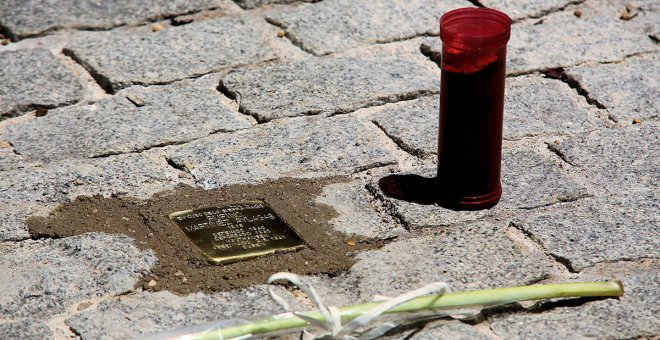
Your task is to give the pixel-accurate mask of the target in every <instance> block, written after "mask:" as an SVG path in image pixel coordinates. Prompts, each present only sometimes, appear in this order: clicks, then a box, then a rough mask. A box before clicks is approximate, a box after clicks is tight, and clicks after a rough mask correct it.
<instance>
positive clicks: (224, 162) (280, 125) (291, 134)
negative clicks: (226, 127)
mask: <svg viewBox="0 0 660 340" xmlns="http://www.w3.org/2000/svg"><path fill="white" fill-rule="evenodd" d="M388 144H391V142H390V141H389V140H388V139H387V138H386V137H385V136H384V135H382V134H380V133H379V131H377V128H376V127H374V126H369V125H367V124H366V123H363V122H360V121H359V120H357V119H355V118H353V117H351V116H340V117H332V118H326V119H321V118H317V117H305V118H298V119H293V120H288V121H275V122H271V123H268V124H263V125H260V126H258V127H256V128H252V129H248V130H242V131H237V132H233V133H226V134H224V133H222V134H215V135H212V136H209V137H206V138H202V139H199V140H197V141H195V142H191V143H189V144H186V145H184V146H182V147H180V148H179V149H178V150H176V151H174V152H172V153H171V155H170V161H171V162H174V163H175V164H177V165H178V166H181V167H184V168H185V169H186V170H188V171H190V172H191V173H192V175H193V176H194V177H195V179H196V181H197V182H198V183H200V184H202V185H203V186H204V187H205V188H213V187H218V186H222V185H227V184H233V183H248V182H253V183H254V182H261V181H264V180H266V179H273V178H278V177H285V176H289V177H291V176H293V177H296V176H298V177H300V176H322V175H330V174H339V173H343V174H346V173H347V172H348V173H351V172H356V171H360V170H364V169H366V168H370V167H375V166H380V165H386V164H393V163H395V162H396V158H395V150H394V148H393V146H390V145H388Z"/></svg>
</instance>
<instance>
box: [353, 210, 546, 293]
mask: <svg viewBox="0 0 660 340" xmlns="http://www.w3.org/2000/svg"><path fill="white" fill-rule="evenodd" d="M505 229H506V226H497V225H494V224H490V223H484V222H479V223H474V224H469V225H464V226H461V227H456V228H449V229H447V231H446V232H444V233H440V232H438V233H436V234H434V235H425V236H421V237H417V238H411V239H407V240H400V241H395V242H393V243H390V244H388V245H386V246H385V247H383V248H381V249H379V250H373V251H367V252H363V253H360V254H359V255H358V262H357V263H356V264H355V265H354V266H353V267H352V268H351V270H350V272H349V273H348V275H350V276H352V277H358V278H359V280H358V287H357V288H358V291H359V292H360V296H361V299H362V300H363V301H369V300H371V299H372V298H373V296H374V295H376V294H378V295H384V296H389V297H394V296H397V295H398V294H402V293H404V292H407V291H410V290H413V289H417V288H419V287H421V286H423V285H426V284H429V283H431V282H435V281H444V282H447V283H448V284H449V285H450V287H451V291H461V290H474V289H485V288H495V287H503V286H511V285H525V284H529V283H531V282H536V281H538V280H540V279H543V278H545V277H546V276H548V271H547V267H546V266H547V263H545V260H544V259H543V258H542V257H540V256H538V255H537V254H534V253H530V252H529V251H528V250H526V249H524V248H522V247H520V246H519V245H517V244H516V243H515V242H513V241H512V240H511V239H510V238H509V237H508V236H507V235H506V234H505ZM495 264H497V265H495Z"/></svg>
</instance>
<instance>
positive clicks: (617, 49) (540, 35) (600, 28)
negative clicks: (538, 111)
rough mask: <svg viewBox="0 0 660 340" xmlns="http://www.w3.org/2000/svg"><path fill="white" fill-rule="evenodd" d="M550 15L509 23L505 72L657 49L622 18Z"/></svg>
mask: <svg viewBox="0 0 660 340" xmlns="http://www.w3.org/2000/svg"><path fill="white" fill-rule="evenodd" d="M557 15H559V16H561V15H562V13H558V14H557ZM553 16H555V14H552V15H549V16H548V17H547V18H544V19H543V22H541V23H539V24H531V23H524V24H517V25H514V27H512V32H513V34H511V40H510V41H509V45H508V46H509V47H508V52H507V57H508V61H507V70H508V73H513V74H518V73H526V72H531V71H536V70H544V69H548V68H552V67H568V66H574V65H578V64H582V63H585V62H588V61H597V62H612V61H617V60H621V59H623V58H625V57H627V56H629V55H632V54H636V53H642V52H651V51H657V46H655V44H654V43H653V42H652V41H651V40H650V39H648V38H647V37H645V36H644V35H641V34H636V33H633V32H630V31H628V30H627V29H626V28H625V26H624V24H622V23H621V22H617V21H612V20H581V19H580V18H578V17H575V16H570V17H568V18H566V17H563V16H562V17H561V19H560V20H555V19H553ZM604 46H608V48H603V47H604Z"/></svg>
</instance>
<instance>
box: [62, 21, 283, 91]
mask: <svg viewBox="0 0 660 340" xmlns="http://www.w3.org/2000/svg"><path fill="white" fill-rule="evenodd" d="M271 29H272V27H270V26H269V25H268V24H267V23H266V22H265V21H264V20H263V19H261V18H256V17H253V16H231V17H221V18H218V19H212V20H205V21H199V22H193V23H191V24H188V25H183V26H178V27H169V28H165V29H163V30H160V31H157V32H151V31H147V30H144V29H143V30H134V31H126V32H123V31H122V32H116V31H107V32H88V33H84V34H83V33H79V34H77V35H76V37H75V39H74V40H73V41H72V42H71V43H69V44H68V45H67V47H66V48H65V49H64V53H65V54H67V55H69V56H71V57H72V58H73V59H75V60H76V61H78V62H79V63H81V64H82V65H83V66H85V68H87V69H88V70H89V71H90V73H91V74H92V75H93V76H94V77H95V79H96V80H97V81H98V82H99V83H100V85H101V86H102V87H103V88H104V89H105V90H106V91H109V92H115V91H117V90H119V89H122V88H124V87H128V86H130V85H145V84H163V83H169V82H172V81H174V80H180V79H184V78H190V77H195V76H200V75H204V74H207V73H210V72H217V71H220V70H222V69H225V68H228V67H235V66H240V65H246V64H251V63H256V62H261V61H266V60H273V59H276V54H275V52H274V50H273V47H272V46H271V44H270V42H269V41H268V36H269V35H271V34H270V33H269V30H271Z"/></svg>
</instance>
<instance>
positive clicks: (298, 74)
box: [221, 58, 440, 121]
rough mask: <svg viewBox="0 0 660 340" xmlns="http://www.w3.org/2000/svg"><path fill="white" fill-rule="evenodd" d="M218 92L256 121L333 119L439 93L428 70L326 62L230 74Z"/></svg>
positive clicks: (394, 63)
mask: <svg viewBox="0 0 660 340" xmlns="http://www.w3.org/2000/svg"><path fill="white" fill-rule="evenodd" d="M221 87H223V88H224V89H225V90H226V92H228V93H230V95H231V96H233V97H235V98H236V99H237V100H238V102H239V104H240V107H241V112H244V113H248V114H251V115H253V116H255V118H257V120H259V121H268V120H272V119H277V118H282V117H291V116H300V115H311V114H319V113H324V114H336V113H344V112H350V111H354V110H357V109H359V108H362V107H366V106H372V105H377V104H382V103H387V102H391V101H397V100H401V99H406V98H411V97H413V98H414V97H416V96H419V95H423V94H428V93H434V92H435V93H437V92H438V91H439V88H440V83H439V77H438V74H437V72H435V71H434V69H433V68H431V67H430V66H429V65H423V64H419V63H416V62H411V61H410V60H404V59H384V58H379V59H355V58H337V59H333V58H328V59H318V60H314V61H312V60H306V61H301V62H297V63H292V64H284V65H278V66H272V67H267V68H263V69H244V70H237V71H234V72H232V73H229V74H228V75H227V76H226V77H225V78H224V79H222V82H221Z"/></svg>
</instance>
